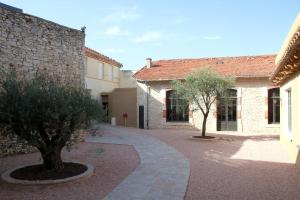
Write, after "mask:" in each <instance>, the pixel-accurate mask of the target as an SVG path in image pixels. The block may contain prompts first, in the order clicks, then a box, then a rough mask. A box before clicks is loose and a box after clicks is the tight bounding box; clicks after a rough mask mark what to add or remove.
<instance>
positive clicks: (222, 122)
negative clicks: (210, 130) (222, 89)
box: [217, 90, 237, 131]
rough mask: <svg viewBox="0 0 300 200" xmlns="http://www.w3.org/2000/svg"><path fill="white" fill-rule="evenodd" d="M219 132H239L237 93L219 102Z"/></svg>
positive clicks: (234, 91) (231, 93)
mask: <svg viewBox="0 0 300 200" xmlns="http://www.w3.org/2000/svg"><path fill="white" fill-rule="evenodd" d="M217 131H237V91H236V90H230V91H229V98H228V99H224V98H220V99H218V100H217Z"/></svg>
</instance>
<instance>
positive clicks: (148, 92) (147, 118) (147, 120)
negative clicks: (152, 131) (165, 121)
mask: <svg viewBox="0 0 300 200" xmlns="http://www.w3.org/2000/svg"><path fill="white" fill-rule="evenodd" d="M145 84H146V87H147V116H146V126H147V129H149V94H150V86H149V85H148V84H147V82H145Z"/></svg>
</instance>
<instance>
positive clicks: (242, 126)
mask: <svg viewBox="0 0 300 200" xmlns="http://www.w3.org/2000/svg"><path fill="white" fill-rule="evenodd" d="M240 104H241V110H240V117H241V129H242V132H244V123H243V118H242V110H243V106H242V105H243V88H241V97H240Z"/></svg>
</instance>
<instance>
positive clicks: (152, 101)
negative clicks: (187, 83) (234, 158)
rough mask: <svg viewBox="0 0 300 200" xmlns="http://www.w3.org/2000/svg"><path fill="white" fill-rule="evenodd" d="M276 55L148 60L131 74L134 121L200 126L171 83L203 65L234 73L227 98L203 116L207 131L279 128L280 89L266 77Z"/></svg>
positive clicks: (163, 125)
mask: <svg viewBox="0 0 300 200" xmlns="http://www.w3.org/2000/svg"><path fill="white" fill-rule="evenodd" d="M274 60H275V55H263V56H241V57H223V58H200V59H173V60H159V61H152V60H151V59H147V63H146V66H144V67H143V68H142V69H141V70H139V71H138V72H136V73H135V74H134V77H135V79H136V80H137V81H138V94H137V103H138V107H139V108H138V114H137V115H138V119H137V121H138V125H139V127H141V128H143V127H145V128H147V127H148V128H177V127H180V128H197V129H201V127H202V114H201V112H200V111H195V112H192V111H191V109H190V107H191V106H190V105H187V104H186V103H185V102H184V101H183V100H182V99H180V97H178V96H177V95H176V92H175V91H173V90H172V88H171V86H170V81H171V80H184V79H185V77H186V76H187V74H189V73H190V72H192V71H193V70H197V69H200V68H201V67H203V66H210V67H212V68H213V69H214V70H215V71H217V72H218V73H221V74H223V75H231V76H234V77H235V78H236V84H235V87H234V88H232V90H231V99H232V101H230V103H224V102H222V101H217V102H218V103H217V102H216V103H215V104H214V105H213V106H212V109H211V112H210V114H209V117H208V121H207V131H208V132H215V131H238V132H243V133H245V134H252V133H266V134H268V133H278V132H279V117H280V113H279V89H278V88H276V87H274V86H273V85H272V83H271V81H270V80H269V77H270V75H271V73H272V71H273V70H274V68H275V64H274Z"/></svg>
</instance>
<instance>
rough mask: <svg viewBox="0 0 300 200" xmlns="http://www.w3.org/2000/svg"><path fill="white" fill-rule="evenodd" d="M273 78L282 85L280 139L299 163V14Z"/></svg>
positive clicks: (286, 40)
mask: <svg viewBox="0 0 300 200" xmlns="http://www.w3.org/2000/svg"><path fill="white" fill-rule="evenodd" d="M271 79H272V81H273V82H274V83H275V84H277V85H279V86H280V100H281V103H280V111H281V113H282V115H281V124H280V142H281V144H282V145H283V147H284V148H285V150H286V151H287V152H288V154H289V156H290V158H291V159H292V160H293V161H294V162H295V163H296V164H297V166H299V167H300V158H299V149H300V14H299V15H298V17H297V18H296V20H295V22H294V24H293V25H292V28H291V30H290V32H289V33H288V35H287V38H286V39H285V42H284V43H283V46H282V48H281V50H280V51H279V54H278V55H277V57H276V70H275V71H274V73H273V75H272V78H271Z"/></svg>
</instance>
